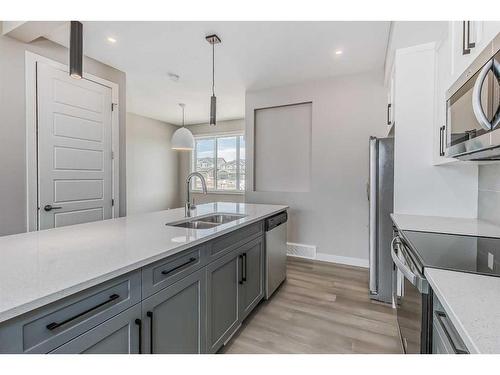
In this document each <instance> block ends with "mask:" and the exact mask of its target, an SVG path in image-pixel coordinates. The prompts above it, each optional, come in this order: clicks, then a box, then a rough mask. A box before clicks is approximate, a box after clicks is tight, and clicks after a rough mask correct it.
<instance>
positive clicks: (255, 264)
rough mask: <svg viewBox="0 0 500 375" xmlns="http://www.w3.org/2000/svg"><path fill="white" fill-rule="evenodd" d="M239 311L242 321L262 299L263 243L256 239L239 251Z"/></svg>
mask: <svg viewBox="0 0 500 375" xmlns="http://www.w3.org/2000/svg"><path fill="white" fill-rule="evenodd" d="M240 267H241V268H240V269H241V271H240V273H241V277H240V281H239V310H240V319H241V320H243V319H245V318H246V317H247V315H248V314H250V312H252V310H253V309H254V308H255V306H257V304H258V303H259V302H260V300H261V299H262V298H263V297H264V241H263V239H262V237H260V238H257V239H255V240H253V241H251V242H249V243H247V244H245V245H243V246H242V247H241V249H240Z"/></svg>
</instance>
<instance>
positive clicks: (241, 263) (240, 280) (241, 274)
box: [238, 255, 243, 284]
mask: <svg viewBox="0 0 500 375" xmlns="http://www.w3.org/2000/svg"><path fill="white" fill-rule="evenodd" d="M239 258H240V279H239V281H238V283H240V284H243V255H240V256H239Z"/></svg>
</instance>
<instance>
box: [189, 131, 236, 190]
mask: <svg viewBox="0 0 500 375" xmlns="http://www.w3.org/2000/svg"><path fill="white" fill-rule="evenodd" d="M192 168H193V170H194V171H197V172H200V173H201V174H203V176H204V177H205V179H206V182H207V188H208V190H211V191H225V192H227V191H245V137H244V136H243V135H225V136H214V137H200V138H196V144H195V149H194V152H193V164H192ZM193 190H201V182H200V180H199V179H197V178H195V179H194V183H193Z"/></svg>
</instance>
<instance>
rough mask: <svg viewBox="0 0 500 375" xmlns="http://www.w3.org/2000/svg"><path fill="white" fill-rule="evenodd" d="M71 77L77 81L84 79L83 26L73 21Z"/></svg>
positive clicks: (70, 50) (70, 48) (70, 58)
mask: <svg viewBox="0 0 500 375" xmlns="http://www.w3.org/2000/svg"><path fill="white" fill-rule="evenodd" d="M69 75H70V76H71V77H72V78H76V79H80V78H82V77H83V25H82V23H81V22H78V21H71V31H70V35H69Z"/></svg>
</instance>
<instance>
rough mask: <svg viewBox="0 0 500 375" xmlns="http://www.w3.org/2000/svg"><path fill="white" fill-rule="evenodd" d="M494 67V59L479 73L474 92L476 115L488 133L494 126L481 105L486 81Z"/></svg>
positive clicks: (473, 99)
mask: <svg viewBox="0 0 500 375" xmlns="http://www.w3.org/2000/svg"><path fill="white" fill-rule="evenodd" d="M492 66H493V59H492V60H490V61H488V62H487V63H486V65H485V66H484V67H483V68H482V69H481V71H480V72H479V75H478V76H477V78H476V83H474V89H473V91H472V109H473V111H474V115H475V116H476V119H477V121H478V122H479V125H481V127H482V128H483V129H484V130H486V131H489V130H491V126H492V124H491V123H490V122H489V121H488V118H487V117H486V114H485V113H484V111H483V105H482V103H481V91H483V84H484V81H485V79H486V76H487V75H488V72H489V70H490V69H491V67H492Z"/></svg>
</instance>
